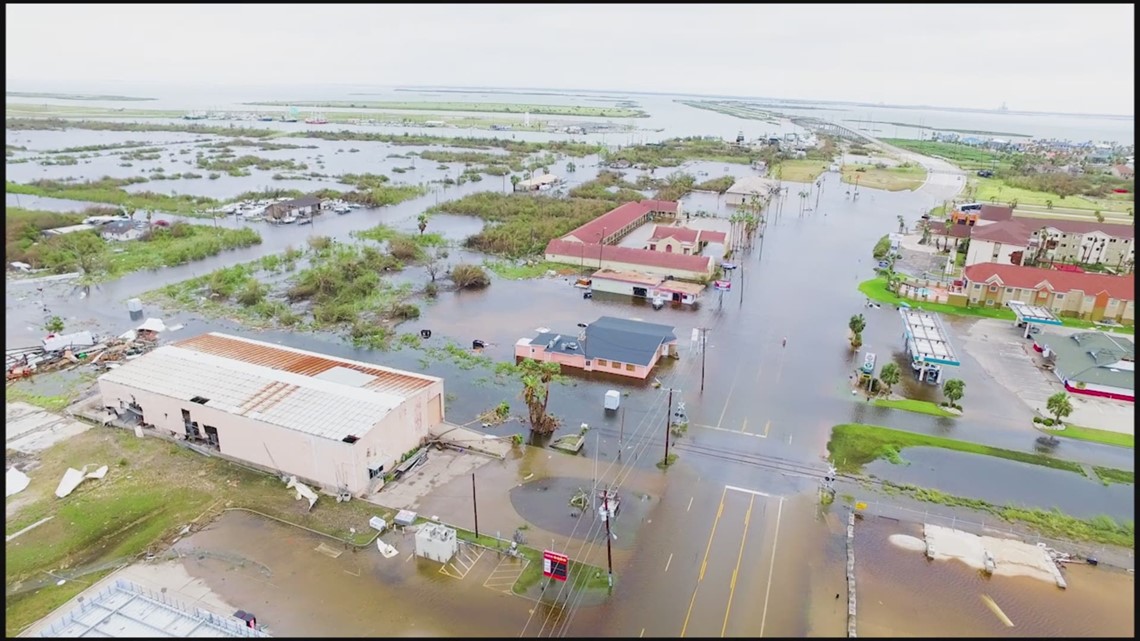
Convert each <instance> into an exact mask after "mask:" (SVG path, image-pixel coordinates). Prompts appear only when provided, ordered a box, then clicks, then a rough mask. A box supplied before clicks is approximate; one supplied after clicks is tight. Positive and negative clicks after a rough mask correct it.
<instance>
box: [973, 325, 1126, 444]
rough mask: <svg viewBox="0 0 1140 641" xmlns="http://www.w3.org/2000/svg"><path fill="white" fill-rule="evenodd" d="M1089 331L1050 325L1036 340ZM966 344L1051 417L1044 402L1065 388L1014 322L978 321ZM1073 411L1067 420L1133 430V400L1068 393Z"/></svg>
mask: <svg viewBox="0 0 1140 641" xmlns="http://www.w3.org/2000/svg"><path fill="white" fill-rule="evenodd" d="M1082 331H1088V330H1086V329H1083V328H1076V327H1051V328H1049V329H1048V330H1047V331H1046V333H1045V334H1039V335H1038V337H1037V340H1038V341H1045V342H1048V338H1042V336H1048V335H1049V334H1054V335H1058V336H1068V335H1069V334H1073V333H1076V332H1082ZM963 339H964V340H963V343H964V346H965V348H966V350H967V351H969V353H970V355H971V356H973V357H974V358H975V359H977V360H978V362H979V363H980V364H981V365H982V367H984V368H985V369H986V371H987V372H989V373H990V375H991V376H993V377H994V379H995V380H996V381H997V382H998V384H1000V385H1001V386H1002V387H1004V388H1006V389H1007V390H1009V391H1010V392H1011V393H1013V394H1014V395H1015V396H1017V397H1018V398H1019V399H1021V401H1022V402H1024V403H1025V404H1026V405H1027V406H1028V407H1029V408H1030V409H1033V410H1035V411H1037V412H1039V413H1040V414H1041V415H1042V416H1047V415H1048V414H1047V412H1045V402H1046V400H1047V399H1048V398H1049V397H1050V396H1051V395H1052V394H1054V393H1056V392H1061V391H1064V387H1063V386H1062V385H1061V382H1060V381H1059V380H1057V377H1056V376H1054V375H1053V374H1052V373H1051V372H1047V371H1045V370H1043V369H1041V368H1040V367H1038V364H1039V362H1040V356H1039V355H1038V354H1037V353H1036V352H1034V351H1033V344H1032V342H1031V341H1028V340H1026V339H1024V338H1022V337H1021V335H1020V334H1019V333H1018V331H1017V329H1016V328H1015V327H1014V326H1013V323H1012V322H1011V321H1003V320H997V319H992V318H983V319H979V320H978V321H977V322H976V323H974V324H973V325H972V326H971V327H970V330H969V331H968V332H965V333H964V335H963ZM1069 399H1070V400H1071V401H1072V403H1073V413H1072V414H1070V415H1069V417H1068V418H1066V419H1065V421H1066V422H1068V423H1072V424H1074V425H1080V426H1083V427H1092V428H1096V429H1101V430H1109V431H1113V432H1121V433H1125V434H1134V433H1135V429H1136V428H1135V426H1134V422H1135V415H1136V414H1135V407H1134V405H1133V404H1132V403H1126V402H1123V401H1114V400H1111V399H1101V398H1095V397H1091V396H1082V395H1079V394H1070V395H1069Z"/></svg>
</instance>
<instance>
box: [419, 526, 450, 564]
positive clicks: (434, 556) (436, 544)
mask: <svg viewBox="0 0 1140 641" xmlns="http://www.w3.org/2000/svg"><path fill="white" fill-rule="evenodd" d="M458 551H459V539H458V538H456V536H455V530H453V529H451V528H449V527H447V526H446V525H443V524H442V523H424V524H423V525H422V526H421V527H420V529H419V530H418V531H417V532H416V556H418V557H421V558H425V559H431V560H432V561H436V562H438V563H447V562H448V561H450V560H451V559H452V558H454V557H455V554H456V552H458Z"/></svg>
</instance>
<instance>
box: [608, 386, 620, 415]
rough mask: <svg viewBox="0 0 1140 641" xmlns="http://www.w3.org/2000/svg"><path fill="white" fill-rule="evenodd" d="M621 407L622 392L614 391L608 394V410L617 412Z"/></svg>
mask: <svg viewBox="0 0 1140 641" xmlns="http://www.w3.org/2000/svg"><path fill="white" fill-rule="evenodd" d="M620 406H621V392H619V391H617V390H616V389H612V390H610V391H608V392H606V401H605V408H606V409H607V410H616V409H617V408H618V407H620Z"/></svg>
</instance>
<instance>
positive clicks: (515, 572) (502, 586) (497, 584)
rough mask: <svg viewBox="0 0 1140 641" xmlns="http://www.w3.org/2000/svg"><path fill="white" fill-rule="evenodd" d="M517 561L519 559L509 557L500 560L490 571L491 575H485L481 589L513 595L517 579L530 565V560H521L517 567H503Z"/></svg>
mask: <svg viewBox="0 0 1140 641" xmlns="http://www.w3.org/2000/svg"><path fill="white" fill-rule="evenodd" d="M518 561H519V559H517V558H514V557H510V556H507V557H504V558H503V559H501V560H500V561H499V563H498V564H497V565H495V569H493V570H491V573H490V574H489V575H487V579H486V580H484V581H483V587H485V588H487V589H488V590H494V591H495V592H502V593H504V594H512V595H513V594H514V585H515V583H516V582H518V580H519V577H520V576H522V574H523V572H524V571H525V570H526V568H527V566H528V565H530V559H522V561H521V562H519V563H518V567H507V568H504V567H503V566H504V565H509V564H512V563H516V562H518Z"/></svg>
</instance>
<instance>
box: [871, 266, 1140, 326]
mask: <svg viewBox="0 0 1140 641" xmlns="http://www.w3.org/2000/svg"><path fill="white" fill-rule="evenodd" d="M859 291H860V293H862V294H863V295H864V296H866V297H867V298H870V299H871V300H873V301H878V302H880V303H888V304H890V305H898V304H899V303H906V304H908V305H910V306H912V307H914V308H916V309H924V310H927V311H931V312H938V313H940V314H953V315H957V316H977V317H979V318H997V319H1000V320H1010V321H1012V320H1014V319H1015V318H1016V315H1015V314H1014V313H1013V312H1012V311H1010V310H1009V309H1006V308H1004V307H958V306H957V305H948V304H946V303H927V302H916V301H914V300H911V299H907V298H901V297H899V296H897V295H895V294H894V293H893V292H890V291H888V290H887V279H886V278H885V277H883V276H878V277H876V278H872V279H870V280H865V281H863V282H861V283H859ZM1061 324H1063V325H1065V326H1066V327H1085V328H1094V329H1097V330H1098V331H1106V332H1116V333H1119V334H1135V333H1136V328H1135V327H1133V326H1113V327H1104V326H1101V325H1097V324H1096V323H1093V322H1091V321H1086V320H1081V319H1079V318H1062V319H1061Z"/></svg>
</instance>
